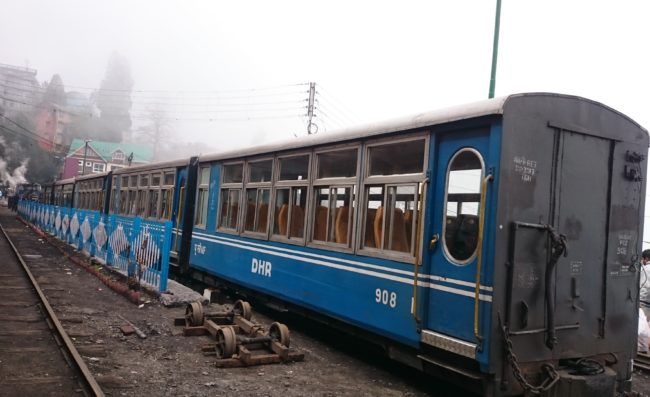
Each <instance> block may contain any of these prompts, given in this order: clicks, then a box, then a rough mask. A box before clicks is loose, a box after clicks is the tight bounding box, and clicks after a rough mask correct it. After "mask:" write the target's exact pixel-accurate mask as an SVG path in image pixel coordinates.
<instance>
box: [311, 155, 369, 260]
mask: <svg viewBox="0 0 650 397" xmlns="http://www.w3.org/2000/svg"><path fill="white" fill-rule="evenodd" d="M358 157H359V149H358V148H356V147H355V148H347V149H342V150H330V151H325V152H321V153H316V170H317V171H316V176H317V178H316V180H315V181H314V190H313V207H312V210H311V212H312V217H313V218H312V219H313V222H312V223H311V224H312V231H311V232H312V234H311V239H312V241H314V242H318V243H333V244H337V245H339V244H340V245H342V246H344V247H350V246H351V241H352V229H353V228H352V226H353V224H354V223H353V219H354V212H355V211H354V208H355V198H356V192H357V188H356V186H355V185H354V184H355V183H356V175H357V164H358Z"/></svg>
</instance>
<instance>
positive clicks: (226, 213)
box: [219, 189, 241, 230]
mask: <svg viewBox="0 0 650 397" xmlns="http://www.w3.org/2000/svg"><path fill="white" fill-rule="evenodd" d="M240 193H241V189H221V200H220V203H221V210H220V211H219V212H220V214H221V216H220V219H219V228H224V229H234V230H236V229H237V215H238V214H239V195H240Z"/></svg>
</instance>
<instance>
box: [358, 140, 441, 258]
mask: <svg viewBox="0 0 650 397" xmlns="http://www.w3.org/2000/svg"><path fill="white" fill-rule="evenodd" d="M427 143H428V141H427V139H426V138H425V137H419V138H414V139H406V140H401V141H397V142H396V141H395V140H390V141H385V142H380V143H377V144H371V145H368V147H367V149H366V153H367V155H366V157H367V160H366V172H365V178H364V191H363V192H364V202H363V205H362V206H361V213H360V216H361V217H362V220H361V223H360V225H359V226H360V228H361V235H360V241H359V243H358V245H359V246H360V247H361V249H363V250H366V251H367V252H368V253H372V252H377V251H380V252H381V253H382V255H390V256H393V257H395V259H398V260H399V259H401V258H404V259H407V260H409V261H412V260H413V258H414V257H415V235H416V230H417V227H418V226H417V221H416V220H417V219H418V213H419V211H420V208H419V201H420V197H419V192H420V185H421V184H422V182H423V181H424V178H425V164H426V153H427Z"/></svg>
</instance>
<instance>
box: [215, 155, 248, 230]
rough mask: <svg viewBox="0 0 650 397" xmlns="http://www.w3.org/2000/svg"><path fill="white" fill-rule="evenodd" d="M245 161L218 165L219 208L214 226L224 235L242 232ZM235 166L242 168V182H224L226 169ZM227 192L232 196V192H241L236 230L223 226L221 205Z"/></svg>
mask: <svg viewBox="0 0 650 397" xmlns="http://www.w3.org/2000/svg"><path fill="white" fill-rule="evenodd" d="M245 163H246V162H245V161H244V160H243V159H237V160H232V161H226V162H222V163H217V165H218V167H219V190H218V193H217V200H216V201H217V207H216V211H215V212H216V216H215V218H216V219H215V225H214V230H215V231H217V232H222V233H228V234H239V230H240V223H241V222H240V219H241V212H242V211H239V208H241V203H242V191H243V189H244V180H245V179H246V174H245V172H246V170H245V169H244V165H245ZM233 165H240V166H241V167H242V178H241V179H242V180H241V182H228V183H226V182H224V180H225V178H226V172H225V168H226V167H228V166H233ZM224 190H227V191H228V194H229V195H230V191H231V190H239V201H238V203H237V206H238V207H237V218H236V219H235V227H234V228H229V227H223V226H220V225H221V215H222V214H221V204H222V201H223V200H222V199H223V191H224Z"/></svg>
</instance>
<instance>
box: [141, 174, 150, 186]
mask: <svg viewBox="0 0 650 397" xmlns="http://www.w3.org/2000/svg"><path fill="white" fill-rule="evenodd" d="M140 186H149V175H141V176H140Z"/></svg>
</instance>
